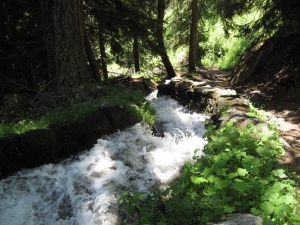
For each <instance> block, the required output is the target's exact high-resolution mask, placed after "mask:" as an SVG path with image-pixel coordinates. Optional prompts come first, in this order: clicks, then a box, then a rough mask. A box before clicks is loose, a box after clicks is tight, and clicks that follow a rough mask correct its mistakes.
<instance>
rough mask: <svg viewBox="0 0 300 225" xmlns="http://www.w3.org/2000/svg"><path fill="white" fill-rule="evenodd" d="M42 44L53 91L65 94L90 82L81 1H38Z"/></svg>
mask: <svg viewBox="0 0 300 225" xmlns="http://www.w3.org/2000/svg"><path fill="white" fill-rule="evenodd" d="M40 4H41V17H42V21H43V25H44V42H45V45H46V47H47V53H48V54H47V57H48V61H49V71H50V75H49V77H50V79H51V80H53V79H55V82H53V83H52V89H54V90H61V91H68V90H69V89H71V88H74V87H78V86H80V85H83V84H86V83H89V82H91V80H92V79H91V75H90V74H89V72H88V67H87V60H86V50H85V42H84V26H83V25H84V17H83V0H41V1H40Z"/></svg>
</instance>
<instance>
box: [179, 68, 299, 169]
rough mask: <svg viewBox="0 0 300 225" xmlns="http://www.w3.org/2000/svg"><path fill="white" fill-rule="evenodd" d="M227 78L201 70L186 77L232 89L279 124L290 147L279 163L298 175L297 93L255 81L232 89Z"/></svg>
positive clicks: (228, 73) (282, 134)
mask: <svg viewBox="0 0 300 225" xmlns="http://www.w3.org/2000/svg"><path fill="white" fill-rule="evenodd" d="M184 75H185V74H182V76H184ZM230 76H231V73H230V72H226V71H221V70H218V69H214V68H211V67H202V68H199V70H197V74H196V75H194V76H192V77H191V76H188V77H187V78H189V79H191V80H197V81H200V80H201V81H203V80H205V81H206V82H207V83H208V84H210V85H211V86H213V87H219V88H231V89H234V90H236V91H237V92H238V93H239V94H241V95H244V96H245V97H246V98H249V99H250V101H251V102H252V103H253V104H254V106H255V107H256V108H259V109H262V110H264V111H266V112H267V115H268V116H269V119H270V120H274V121H275V122H276V123H277V124H278V125H279V126H278V129H279V130H280V131H281V137H282V138H283V139H284V140H285V141H286V142H287V143H288V144H289V146H290V147H291V148H290V150H289V151H287V154H286V155H285V157H284V158H282V161H281V163H282V164H284V165H289V166H291V167H292V168H293V170H295V171H296V172H297V174H298V175H300V97H299V96H300V90H290V89H288V88H286V87H285V88H281V87H280V86H278V85H276V84H268V85H264V84H262V83H259V82H258V83H252V84H247V85H243V86H233V85H231V84H230V82H229V79H230ZM256 82H257V81H256ZM298 91H299V93H298Z"/></svg>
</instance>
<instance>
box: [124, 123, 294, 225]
mask: <svg viewBox="0 0 300 225" xmlns="http://www.w3.org/2000/svg"><path fill="white" fill-rule="evenodd" d="M205 137H206V138H208V139H209V142H208V144H207V145H206V146H205V148H204V153H205V156H203V157H201V158H199V157H196V156H195V157H194V158H193V160H191V161H190V162H188V163H187V164H186V165H185V167H184V172H183V173H182V175H181V176H180V177H179V178H178V179H177V180H176V181H175V182H173V183H171V184H170V185H169V187H168V188H167V189H166V190H156V191H155V192H153V193H151V194H150V195H149V194H148V195H147V194H146V193H138V192H135V193H133V194H132V195H130V194H129V193H128V192H125V193H124V194H123V195H122V196H121V198H120V199H119V203H120V205H119V209H120V212H123V213H126V215H127V220H126V221H127V222H128V223H132V222H134V223H136V224H206V223H207V222H208V221H213V220H214V219H218V218H221V216H223V215H225V214H228V213H252V214H254V215H259V216H261V217H262V218H263V219H264V224H300V218H299V216H298V215H299V208H300V207H299V206H298V202H297V201H296V199H295V196H296V189H295V187H294V186H295V185H296V182H295V180H296V177H295V174H293V173H291V172H289V171H287V170H286V169H285V168H284V167H282V166H280V165H279V163H278V158H279V157H280V156H282V155H283V154H284V150H283V148H282V143H281V142H280V141H279V139H278V132H276V131H273V130H270V131H269V132H266V131H265V132H264V133H262V132H260V131H259V129H258V128H256V127H255V126H253V125H251V124H250V125H248V126H247V127H244V128H237V127H235V126H234V121H231V122H228V123H227V124H226V125H225V126H223V127H222V128H220V129H219V130H215V129H214V127H213V126H211V127H209V128H208V131H207V132H206V134H205ZM196 151H198V150H196ZM133 215H135V217H133Z"/></svg>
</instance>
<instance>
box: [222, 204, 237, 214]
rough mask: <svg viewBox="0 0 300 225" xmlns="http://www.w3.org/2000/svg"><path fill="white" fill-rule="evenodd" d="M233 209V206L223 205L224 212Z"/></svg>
mask: <svg viewBox="0 0 300 225" xmlns="http://www.w3.org/2000/svg"><path fill="white" fill-rule="evenodd" d="M234 211H235V206H229V205H225V206H224V212H225V213H232V212H234Z"/></svg>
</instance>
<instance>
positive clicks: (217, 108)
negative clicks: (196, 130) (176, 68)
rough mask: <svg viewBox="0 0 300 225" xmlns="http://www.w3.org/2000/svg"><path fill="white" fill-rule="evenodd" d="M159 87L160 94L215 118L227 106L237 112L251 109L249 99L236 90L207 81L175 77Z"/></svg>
mask: <svg viewBox="0 0 300 225" xmlns="http://www.w3.org/2000/svg"><path fill="white" fill-rule="evenodd" d="M157 89H158V95H169V96H171V97H172V98H174V99H176V100H177V101H178V102H179V103H181V104H182V105H185V106H187V107H188V109H189V110H191V111H196V112H200V113H203V112H205V113H209V114H211V115H213V118H215V117H219V116H220V112H221V111H222V110H225V109H227V108H231V110H232V111H236V112H247V111H248V110H249V101H248V100H247V99H245V98H243V97H242V96H240V95H238V94H237V93H236V91H235V90H231V89H220V88H216V87H211V86H210V85H207V84H206V82H193V81H184V80H183V79H182V78H180V77H175V78H173V79H172V80H171V81H169V82H166V83H164V84H161V85H159V86H158V87H157Z"/></svg>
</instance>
